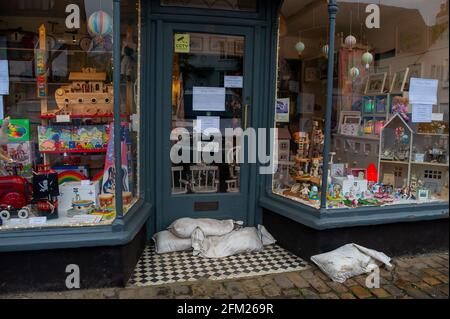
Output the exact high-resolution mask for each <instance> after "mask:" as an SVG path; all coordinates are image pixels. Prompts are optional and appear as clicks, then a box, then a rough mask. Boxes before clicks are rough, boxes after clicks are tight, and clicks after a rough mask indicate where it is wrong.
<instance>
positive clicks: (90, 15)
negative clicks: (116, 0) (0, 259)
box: [0, 0, 139, 230]
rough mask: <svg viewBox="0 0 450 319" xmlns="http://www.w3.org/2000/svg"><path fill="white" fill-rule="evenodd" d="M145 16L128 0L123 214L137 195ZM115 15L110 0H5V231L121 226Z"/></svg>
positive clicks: (0, 35) (1, 167) (1, 122)
mask: <svg viewBox="0 0 450 319" xmlns="http://www.w3.org/2000/svg"><path fill="white" fill-rule="evenodd" d="M138 10H139V2H136V1H134V2H133V1H127V2H122V14H123V17H122V30H121V37H122V57H121V59H122V70H121V73H122V81H121V86H120V87H121V91H122V95H121V96H122V101H121V105H120V108H121V112H122V127H123V128H122V132H121V134H122V135H123V142H122V143H123V148H122V150H123V162H122V168H121V169H122V170H123V171H124V176H125V177H124V181H123V189H124V193H123V197H124V208H125V209H124V210H125V211H127V210H128V207H130V205H131V204H132V202H133V198H135V197H137V196H138V189H137V167H136V166H137V164H136V163H135V159H136V158H137V156H136V153H137V143H136V141H137V133H138V132H137V125H136V122H135V121H136V119H137V116H136V114H138V112H139V107H138V104H139V99H138V98H139V96H138V94H137V92H138V90H137V82H138V81H137V79H138V73H137V63H138V59H137V57H138V54H137V52H138V49H139V47H138V39H139V27H138V18H137V17H138ZM112 11H113V10H112V0H86V1H81V0H74V1H52V0H46V1H43V0H26V1H24V0H20V1H9V2H8V1H2V2H1V3H0V127H1V130H0V217H1V218H0V230H8V229H12V228H14V229H18V228H33V227H39V228H41V227H65V226H95V225H108V224H111V223H112V222H113V221H114V219H115V217H116V209H115V207H114V204H115V202H114V197H115V181H114V174H115V167H114V166H115V165H114V162H113V161H112V158H113V157H112V149H113V145H112V141H113V134H114V132H113V129H112V127H113V120H114V119H113V107H114V92H113V83H112V79H113V72H112V66H113V51H112V50H113V46H112V43H113V12H112ZM124 21H126V22H125V23H124Z"/></svg>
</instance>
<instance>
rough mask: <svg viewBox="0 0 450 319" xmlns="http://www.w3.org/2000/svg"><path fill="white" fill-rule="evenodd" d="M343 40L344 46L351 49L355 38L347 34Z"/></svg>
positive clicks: (354, 43)
mask: <svg viewBox="0 0 450 319" xmlns="http://www.w3.org/2000/svg"><path fill="white" fill-rule="evenodd" d="M344 42H345V46H346V47H347V48H348V49H350V50H351V49H353V47H354V46H355V45H356V38H355V37H354V36H352V35H349V36H347V37H346V38H345V40H344Z"/></svg>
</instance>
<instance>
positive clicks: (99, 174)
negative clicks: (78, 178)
mask: <svg viewBox="0 0 450 319" xmlns="http://www.w3.org/2000/svg"><path fill="white" fill-rule="evenodd" d="M103 174H104V172H103V171H102V172H100V173H98V174H96V175H94V177H93V178H92V181H93V182H97V181H98V182H99V183H100V185H101V184H102V180H103Z"/></svg>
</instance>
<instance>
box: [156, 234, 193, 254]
mask: <svg viewBox="0 0 450 319" xmlns="http://www.w3.org/2000/svg"><path fill="white" fill-rule="evenodd" d="M152 239H153V241H154V242H155V250H156V253H157V254H165V253H172V252H175V251H184V250H190V249H192V243H191V239H190V238H179V237H177V236H175V235H174V234H172V233H171V232H170V231H168V230H164V231H162V232H159V233H157V234H155V235H153V237H152Z"/></svg>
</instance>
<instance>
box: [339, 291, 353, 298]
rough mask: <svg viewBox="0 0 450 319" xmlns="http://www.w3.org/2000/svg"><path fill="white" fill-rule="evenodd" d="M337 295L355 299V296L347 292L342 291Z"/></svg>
mask: <svg viewBox="0 0 450 319" xmlns="http://www.w3.org/2000/svg"><path fill="white" fill-rule="evenodd" d="M339 297H340V298H341V299H356V297H355V296H354V295H353V294H351V293H349V292H344V293H343V294H340V295H339Z"/></svg>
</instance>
